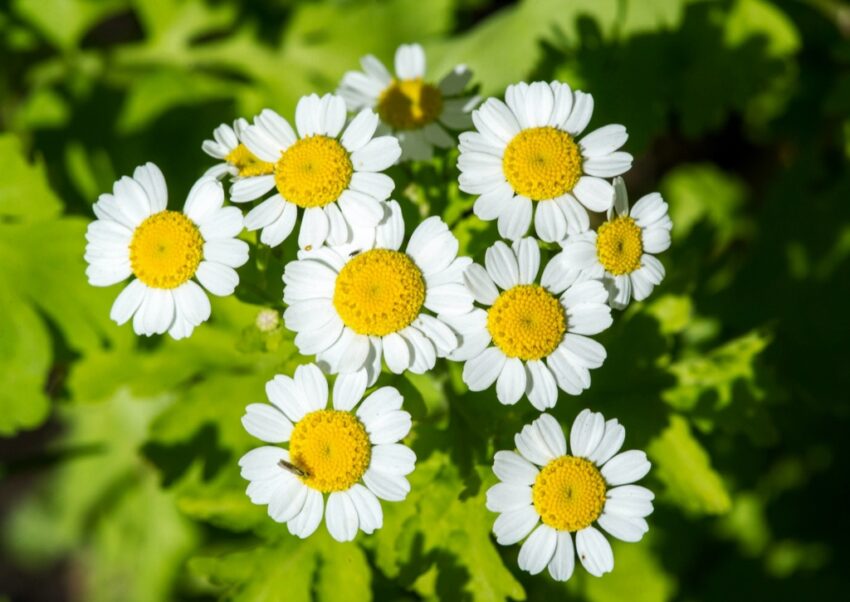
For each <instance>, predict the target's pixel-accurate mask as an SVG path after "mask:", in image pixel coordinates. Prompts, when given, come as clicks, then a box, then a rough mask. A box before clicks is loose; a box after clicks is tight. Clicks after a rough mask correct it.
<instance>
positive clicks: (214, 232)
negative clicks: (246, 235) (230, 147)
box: [85, 163, 248, 339]
mask: <svg viewBox="0 0 850 602" xmlns="http://www.w3.org/2000/svg"><path fill="white" fill-rule="evenodd" d="M167 204H168V191H167V189H166V186H165V178H163V177H162V172H161V171H160V170H159V168H158V167H157V166H156V165H154V164H153V163H147V164H146V165H142V166H140V167H137V168H136V170H135V171H134V172H133V177H132V178H130V177H127V176H124V177H123V178H121V179H120V180H118V181H117V182H115V185H114V186H113V189H112V194H102V195H100V198H99V199H98V201H97V202H96V203H95V204H94V213H95V215H96V216H97V218H98V219H97V220H96V221H94V222H92V223H91V224H89V227H88V230H87V231H86V240H87V241H88V244H87V245H86V253H85V260H86V262H88V264H89V265H88V268H87V269H86V275H87V276H88V279H89V283H90V284H92V285H94V286H110V285H112V284H116V283H118V282H121V281H122V280H125V279H126V278H128V277H130V276H133V277H134V278H133V280H132V281H131V282H130V284H128V285H127V286H126V287H125V288H124V290H123V291H121V293H120V294H119V295H118V298H117V299H115V303H114V304H113V305H112V311H111V312H110V314H109V315H110V317H111V318H112V319H113V320H114V321H115V322H117V323H118V324H124V323H125V322H127V321H128V320H130V318H132V319H133V329H134V330H135V331H136V333H137V334H143V335H146V336H150V335H152V334H162V333H164V332H166V331H167V332H168V334H170V335H171V336H172V337H173V338H175V339H182V338H184V337H188V336H189V335H190V334H192V330H193V329H194V328H195V326H198V325H199V324H201V323H202V322H205V321H206V320H207V319H208V318H209V317H210V301H209V299H208V298H207V295H206V293H204V291H203V289H201V287H200V286H198V285H197V284H196V283H195V282H194V281H193V280H192V278H195V279H197V281H198V282H200V283H201V284H202V285H203V286H204V288H206V289H207V290H208V291H209V292H211V293H212V294H214V295H219V296H227V295H231V294H233V291H234V289H235V288H236V285H237V284H238V283H239V276H238V274H237V273H236V270H235V269H234V268H237V267H239V266H241V265H243V264H244V263H245V262H246V261H248V244H247V243H245V242H244V241H242V240H239V239H237V238H236V236H237V235H238V234H239V233H240V232H241V231H242V213H241V212H240V211H239V210H238V209H236V208H235V207H223V206H222V205H223V204H224V190H223V189H222V186H221V182H219V181H218V180H216V179H214V178H201V179H200V180H198V181H197V182H196V183H195V185H194V186H193V187H192V190H191V191H190V192H189V196H188V198H187V199H186V204H185V206H184V208H183V212H182V213H181V212H179V211H170V210H168V209H166V206H167Z"/></svg>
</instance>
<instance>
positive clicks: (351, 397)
mask: <svg viewBox="0 0 850 602" xmlns="http://www.w3.org/2000/svg"><path fill="white" fill-rule="evenodd" d="M365 392H366V372H364V371H362V370H361V371H359V372H349V373H348V374H340V375H338V376H337V377H336V381H335V382H334V392H333V402H334V409H335V410H341V411H343V412H350V411H351V410H352V409H354V406H356V405H357V404H358V402H359V401H360V400H361V399H362V398H363V394H364V393H365Z"/></svg>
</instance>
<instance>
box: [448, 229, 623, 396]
mask: <svg viewBox="0 0 850 602" xmlns="http://www.w3.org/2000/svg"><path fill="white" fill-rule="evenodd" d="M484 264H485V266H486V268H485V267H482V266H480V265H478V264H472V265H470V266H469V267H468V268H466V270H465V272H464V280H465V282H466V284H467V286H468V287H469V289H470V291H472V294H473V295H474V296H475V300H476V301H478V303H480V304H481V305H483V306H485V307H486V309H475V310H474V311H473V312H472V314H471V316H470V317H469V318H467V319H465V320H463V321H458V322H457V323H456V324H455V323H454V322H452V324H453V325H455V326H456V328H457V329H458V331H459V333H460V334H461V337H462V341H463V344H462V345H461V346H459V347H458V349H457V350H455V351H454V352H453V353H452V355H451V356H450V357H451V358H452V359H455V360H458V361H465V362H466V364H465V365H464V368H463V381H464V382H465V383H466V384H467V386H468V387H469V388H470V389H471V390H472V391H483V390H484V389H486V388H488V387H489V386H490V385H492V384H493V383H494V382H495V383H496V396H497V397H498V399H499V401H501V402H502V403H504V404H514V403H516V402H517V401H519V399H520V398H521V397H522V396H523V395H527V396H528V399H529V401H530V402H531V403H532V404H533V405H534V407H536V408H537V409H539V410H544V409H546V408H550V407H552V406H554V405H555V402H556V401H557V399H558V388H560V389H562V390H564V391H566V392H567V393H569V394H571V395H578V394H579V393H581V392H582V391H583V390H584V389H587V388H588V387H589V386H590V369H591V368H598V367H599V366H601V365H602V362H603V361H604V360H605V349H604V348H603V347H602V345H600V344H599V343H597V342H596V341H594V340H593V339H591V338H589V337H588V336H587V335H593V334H598V333H599V332H601V331H603V330H605V329H606V328H608V326H610V325H611V309H610V308H609V307H608V306H607V305H606V303H605V301H606V300H607V298H608V295H607V293H606V292H605V289H604V287H603V286H602V283H601V282H599V281H596V280H588V281H585V282H580V283H576V282H575V281H576V279H577V277H578V271H577V270H571V269H569V268H568V267H565V266H564V265H563V263H561V262H559V263H554V262H551V261H550V262H549V263H548V264H547V266H546V268H545V269H544V270H543V275H542V276H541V278H540V282H539V283H538V281H537V273H538V271H539V269H540V248H539V246H538V244H537V241H536V240H535V239H533V238H523V239H521V240H518V241H516V242H515V243H514V244H513V246H512V247H508V245H506V244H505V243H503V242H501V241H499V242H496V243H495V244H494V245H493V246H492V247H490V248H489V249H487V252H486V254H485V261H484ZM500 289H501V290H500Z"/></svg>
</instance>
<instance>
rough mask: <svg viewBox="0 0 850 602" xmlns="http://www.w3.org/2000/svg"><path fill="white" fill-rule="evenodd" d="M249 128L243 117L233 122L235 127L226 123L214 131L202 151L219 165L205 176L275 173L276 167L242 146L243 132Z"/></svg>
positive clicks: (203, 145)
mask: <svg viewBox="0 0 850 602" xmlns="http://www.w3.org/2000/svg"><path fill="white" fill-rule="evenodd" d="M247 127H248V121H247V120H246V119H244V118H242V117H240V118H239V119H237V120H236V121H234V122H233V127H230V126H229V125H228V124H226V123H222V124H221V125H220V126H218V127H217V128H215V129H214V130H213V139H212V140H204V142H203V144H201V149H202V150H203V151H204V152H205V153H206V154H208V155H209V156H210V157H212V158H214V159H219V160H220V161H221V163H217V164H216V165H213V166H212V167H210V168H209V169H208V170H207V172H206V173H205V174H204V175H205V176H212V177H214V178H219V179H221V178H223V177H224V176H226V175H230V176H231V177H233V178H236V177H247V176H262V175H266V174H270V173H272V172H273V171H274V165H273V164H272V163H268V162H266V161H260V160H259V159H258V158H257V157H256V156H255V155H254V153H252V152H251V151H249V150H248V147H246V146H245V145H244V144H242V142H241V139H242V132H243V131H244V130H245V128H247Z"/></svg>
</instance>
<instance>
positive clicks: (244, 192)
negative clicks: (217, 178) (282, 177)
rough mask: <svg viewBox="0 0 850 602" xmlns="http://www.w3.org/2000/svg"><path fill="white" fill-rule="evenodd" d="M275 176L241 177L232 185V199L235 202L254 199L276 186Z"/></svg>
mask: <svg viewBox="0 0 850 602" xmlns="http://www.w3.org/2000/svg"><path fill="white" fill-rule="evenodd" d="M274 186H275V183H274V176H273V175H266V176H251V177H250V178H240V179H239V180H236V181H235V182H234V183H233V185H232V186H231V187H230V200H231V201H233V202H234V203H245V202H247V201H253V200H255V199H258V198H260V197H261V196H263V195H264V194H266V193H267V192H268V191H269V190H271V189H272V188H274Z"/></svg>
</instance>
